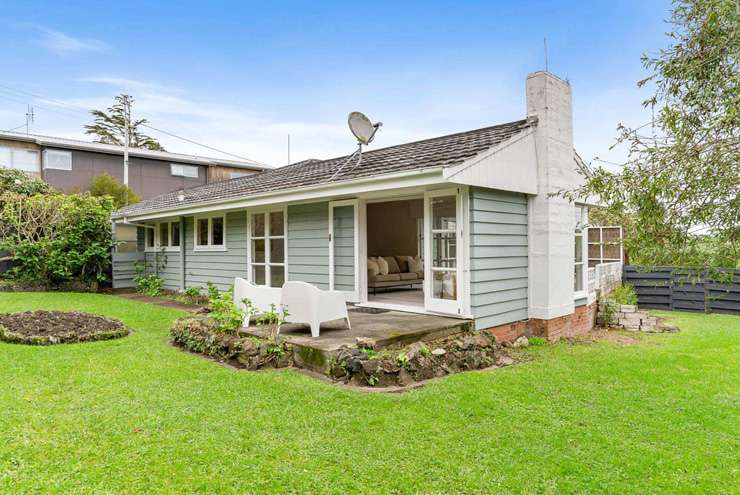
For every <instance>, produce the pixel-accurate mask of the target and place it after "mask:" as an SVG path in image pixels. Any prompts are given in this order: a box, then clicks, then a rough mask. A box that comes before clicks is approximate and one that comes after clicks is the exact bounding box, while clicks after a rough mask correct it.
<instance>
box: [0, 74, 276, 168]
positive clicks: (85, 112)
mask: <svg viewBox="0 0 740 495" xmlns="http://www.w3.org/2000/svg"><path fill="white" fill-rule="evenodd" d="M0 88H4V89H5V90H6V91H10V92H13V93H18V94H21V95H27V96H32V97H34V98H38V99H40V100H43V101H47V102H49V103H53V104H55V105H59V106H62V107H65V108H68V109H70V110H72V111H74V112H75V113H77V114H78V115H84V116H86V117H87V116H88V114H89V112H90V110H88V109H84V108H82V107H79V106H76V105H70V104H69V103H66V102H62V101H59V100H54V99H52V98H47V97H45V96H41V95H39V94H36V93H31V92H29V91H23V90H20V89H17V88H13V87H11V86H7V85H5V84H0ZM12 96H14V97H16V98H17V96H16V95H12ZM3 97H5V98H7V99H10V100H11V101H18V102H20V100H17V99H16V100H12V99H11V98H10V97H8V96H4V95H1V94H0V98H3ZM23 103H25V102H23ZM36 106H37V107H39V108H44V109H45V110H49V111H51V112H56V113H59V114H61V115H67V116H69V115H71V114H65V113H64V112H62V111H59V110H58V109H52V108H49V107H45V106H43V105H38V104H37V105H36ZM24 125H25V124H24ZM140 125H141V126H142V127H146V128H148V129H151V130H153V131H156V132H161V133H162V134H166V135H168V136H171V137H173V138H176V139H180V140H182V141H185V142H188V143H190V144H194V145H196V146H201V147H203V148H206V149H209V150H211V151H215V152H217V153H222V154H224V155H228V156H232V157H235V158H238V159H240V160H246V161H250V162H253V163H255V164H257V165H262V166H266V164H265V163H262V162H259V161H257V160H253V159H251V158H248V157H245V156H241V155H237V154H234V153H230V152H228V151H224V150H221V149H218V148H214V147H213V146H208V145H207V144H203V143H199V142H198V141H194V140H192V139H188V138H186V137H183V136H179V135H177V134H174V133H172V132H169V131H165V130H163V129H159V128H156V127H153V126H150V125H147V124H140Z"/></svg>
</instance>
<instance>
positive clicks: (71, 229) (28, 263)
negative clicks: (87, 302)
mask: <svg viewBox="0 0 740 495" xmlns="http://www.w3.org/2000/svg"><path fill="white" fill-rule="evenodd" d="M0 201H2V203H3V207H2V208H1V209H0V239H1V240H0V249H3V250H5V251H8V252H9V253H10V255H9V256H7V257H6V258H4V259H12V260H14V261H15V262H16V266H15V267H13V268H12V269H11V270H10V271H9V272H8V273H7V275H8V276H10V277H13V278H16V279H23V280H34V281H37V282H41V283H47V284H59V283H63V282H68V281H72V280H79V281H82V282H84V283H88V284H97V283H98V282H102V281H104V280H105V278H106V275H105V271H106V268H107V267H108V266H109V264H110V253H111V250H112V249H113V247H114V246H115V242H114V240H113V233H112V230H111V224H110V215H111V212H112V211H113V208H114V207H113V203H112V201H111V200H110V198H95V197H92V196H89V195H84V194H83V195H80V194H72V195H64V194H47V195H42V194H35V195H33V196H25V195H23V194H19V193H15V192H6V193H5V194H3V195H2V199H1V200H0Z"/></svg>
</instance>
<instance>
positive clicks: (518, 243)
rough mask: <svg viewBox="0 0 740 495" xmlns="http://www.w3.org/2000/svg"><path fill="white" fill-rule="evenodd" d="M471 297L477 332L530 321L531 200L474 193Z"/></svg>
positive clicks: (488, 192)
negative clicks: (528, 249)
mask: <svg viewBox="0 0 740 495" xmlns="http://www.w3.org/2000/svg"><path fill="white" fill-rule="evenodd" d="M470 258H471V259H470V280H471V282H470V294H471V309H472V312H473V316H474V317H475V326H476V328H477V329H483V328H489V327H493V326H497V325H503V324H505V323H510V322H514V321H518V320H524V319H527V317H528V314H527V305H528V300H527V291H528V288H527V276H528V274H527V265H528V253H527V198H526V196H525V195H523V194H516V193H509V192H503V191H494V190H490V189H480V188H472V189H471V190H470Z"/></svg>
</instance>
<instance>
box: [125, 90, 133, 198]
mask: <svg viewBox="0 0 740 495" xmlns="http://www.w3.org/2000/svg"><path fill="white" fill-rule="evenodd" d="M123 108H124V112H123V114H124V120H125V122H124V124H125V127H124V131H123V185H124V186H127V187H128V146H129V139H130V136H129V127H130V126H131V97H130V96H129V95H123ZM123 196H124V204H126V205H128V190H126V191H124V193H123Z"/></svg>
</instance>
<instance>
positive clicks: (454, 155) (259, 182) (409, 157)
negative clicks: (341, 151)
mask: <svg viewBox="0 0 740 495" xmlns="http://www.w3.org/2000/svg"><path fill="white" fill-rule="evenodd" d="M535 124H536V119H531V118H530V119H524V120H517V121H515V122H509V123H506V124H500V125H495V126H491V127H484V128H482V129H476V130H473V131H466V132H460V133H456V134H449V135H447V136H441V137H436V138H431V139H424V140H422V141H415V142H412V143H405V144H400V145H396V146H389V147H387V148H381V149H377V150H372V151H365V152H364V153H363V154H362V162H361V164H360V165H359V166H355V162H354V160H353V163H347V164H346V165H345V166H344V167H343V168H342V165H343V164H344V163H345V162H346V160H347V157H348V156H341V157H337V158H331V159H329V160H304V161H301V162H297V163H293V164H290V165H286V166H284V167H281V168H277V169H273V170H267V171H265V172H261V173H258V174H253V175H249V176H246V177H240V178H237V179H232V180H227V181H223V182H214V183H212V184H206V185H203V186H197V187H193V188H190V189H185V190H184V191H183V194H184V196H185V197H184V200H183V201H179V200H178V195H179V194H180V193H179V191H173V192H170V193H167V194H162V195H160V196H157V197H155V198H151V199H148V200H146V201H142V202H140V203H136V204H134V205H130V206H127V207H125V208H122V209H120V210H118V211H117V212H116V214H115V215H114V216H115V217H119V218H120V217H123V216H131V215H142V214H147V213H153V212H157V211H161V210H170V209H174V208H179V207H183V206H196V205H198V204H200V203H212V202H215V201H219V200H223V201H228V200H230V199H236V198H239V197H244V196H249V195H252V194H259V193H266V192H274V191H281V190H289V189H295V188H300V187H306V186H312V185H318V184H322V183H327V184H329V183H335V182H342V181H347V180H352V179H360V178H367V177H377V176H381V175H385V174H389V173H395V172H403V171H410V170H417V169H425V168H436V167H449V166H453V165H458V164H460V163H462V162H463V161H465V160H466V159H468V158H471V157H473V156H475V155H477V154H478V153H480V152H482V151H485V150H487V149H489V148H491V147H492V146H495V145H497V144H499V143H501V142H503V141H504V140H506V139H508V138H510V137H511V136H513V135H515V134H517V133H520V132H522V131H524V130H526V129H528V128H530V127H532V126H533V125H535ZM337 170H339V173H337ZM335 174H336V175H335Z"/></svg>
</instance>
